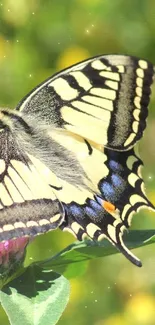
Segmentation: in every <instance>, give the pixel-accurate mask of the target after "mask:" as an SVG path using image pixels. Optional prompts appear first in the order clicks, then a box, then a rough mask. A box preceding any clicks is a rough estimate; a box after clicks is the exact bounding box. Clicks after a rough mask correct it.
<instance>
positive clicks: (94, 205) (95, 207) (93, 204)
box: [89, 200, 103, 213]
mask: <svg viewBox="0 0 155 325" xmlns="http://www.w3.org/2000/svg"><path fill="white" fill-rule="evenodd" d="M89 204H90V206H91V208H93V210H95V211H96V212H97V213H103V208H102V206H101V205H100V204H99V203H97V202H96V201H94V200H90V202H89Z"/></svg>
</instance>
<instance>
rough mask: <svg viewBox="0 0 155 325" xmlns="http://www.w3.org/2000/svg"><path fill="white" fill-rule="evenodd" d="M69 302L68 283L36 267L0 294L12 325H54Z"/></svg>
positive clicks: (61, 277) (50, 272)
mask: <svg viewBox="0 0 155 325" xmlns="http://www.w3.org/2000/svg"><path fill="white" fill-rule="evenodd" d="M68 300H69V282H68V280H67V279H65V278H64V277H63V276H62V275H59V274H57V273H54V272H52V271H47V270H46V271H45V270H44V271H43V270H42V269H41V268H39V267H38V266H31V267H29V268H27V270H26V272H25V273H24V274H22V276H20V277H19V278H17V279H15V280H13V281H12V282H10V283H9V284H8V285H6V286H5V287H4V288H3V289H2V291H1V292H0V301H1V304H2V306H3V308H4V309H5V311H6V313H7V315H8V318H9V320H10V324H11V325H21V324H23V325H43V324H50V325H54V324H56V323H57V321H58V320H59V318H60V316H61V314H62V313H63V311H64V309H65V307H66V305H67V303H68Z"/></svg>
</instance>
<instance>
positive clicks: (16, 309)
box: [0, 230, 155, 325]
mask: <svg viewBox="0 0 155 325" xmlns="http://www.w3.org/2000/svg"><path fill="white" fill-rule="evenodd" d="M126 241H127V244H128V247H129V248H135V247H140V246H144V245H148V244H152V243H154V242H155V231H154V230H148V231H133V232H130V233H129V234H128V236H127V238H126ZM117 252H118V251H117V250H116V249H115V248H114V247H113V246H112V245H111V244H110V243H109V242H108V241H102V242H101V243H97V242H96V243H94V242H91V241H84V242H82V243H79V242H76V243H74V244H72V245H70V246H68V247H66V248H65V249H64V250H63V251H61V252H60V253H58V254H57V255H55V256H53V257H51V258H50V259H48V260H45V261H44V262H43V261H42V262H38V263H33V264H32V265H30V266H29V267H28V268H26V269H25V272H23V274H22V275H20V276H19V277H18V278H16V279H14V280H12V281H10V282H9V283H8V284H7V285H5V286H4V287H3V289H2V290H1V292H0V301H1V304H2V306H3V308H4V310H5V311H6V314H7V316H8V319H9V321H10V324H11V325H20V324H21V319H22V324H23V325H42V324H50V325H55V324H57V322H58V320H59V318H60V316H61V315H62V313H63V311H64V309H65V307H66V305H67V303H68V300H69V291H70V290H69V281H68V280H67V279H66V278H65V277H64V276H63V275H60V273H61V274H65V275H66V276H67V277H68V278H73V277H75V276H79V274H81V270H82V269H83V271H84V270H85V267H86V264H85V263H84V261H87V260H90V259H94V258H97V257H105V256H109V255H112V254H115V253H117ZM55 271H56V272H58V273H55Z"/></svg>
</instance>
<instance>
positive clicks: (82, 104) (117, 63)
mask: <svg viewBox="0 0 155 325" xmlns="http://www.w3.org/2000/svg"><path fill="white" fill-rule="evenodd" d="M152 77H153V66H152V64H150V63H149V62H147V61H145V60H140V59H137V58H135V57H130V56H124V55H105V56H99V57H95V58H92V59H89V60H86V61H84V62H82V63H79V64H76V65H74V66H72V67H70V68H68V69H66V70H64V71H62V72H60V73H58V74H56V75H54V76H53V77H51V78H49V79H48V80H46V81H45V82H43V83H42V84H41V85H39V86H38V87H36V88H35V89H34V90H33V91H32V92H31V93H30V94H28V95H27V96H26V97H25V98H24V99H23V100H22V101H21V102H20V103H19V105H18V106H17V110H20V111H21V112H22V114H23V116H26V117H27V118H28V116H30V118H31V117H34V118H35V117H37V116H38V117H39V119H40V121H41V122H43V121H44V122H45V123H46V124H48V125H52V126H53V125H54V126H55V127H56V128H65V129H67V130H69V131H71V132H72V133H75V134H78V135H80V136H83V137H84V138H86V139H88V140H91V141H93V142H95V143H97V144H100V145H104V146H107V147H108V148H111V149H114V150H120V151H126V150H128V149H129V148H131V147H133V146H134V144H135V143H136V142H137V140H139V139H140V138H141V137H142V134H143V131H144V129H145V127H146V117H147V115H148V104H149V97H150V87H151V84H152Z"/></svg>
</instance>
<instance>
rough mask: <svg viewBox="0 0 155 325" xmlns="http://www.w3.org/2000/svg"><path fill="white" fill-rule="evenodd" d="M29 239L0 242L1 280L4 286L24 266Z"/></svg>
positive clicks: (22, 238)
mask: <svg viewBox="0 0 155 325" xmlns="http://www.w3.org/2000/svg"><path fill="white" fill-rule="evenodd" d="M29 241H30V238H29V237H21V238H16V239H11V240H6V241H4V242H0V280H1V282H2V283H3V284H4V282H6V280H8V278H9V277H11V276H12V275H13V274H14V273H15V272H16V271H17V269H18V268H19V266H21V265H22V263H23V261H24V258H25V252H26V246H27V245H28V243H29Z"/></svg>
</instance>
